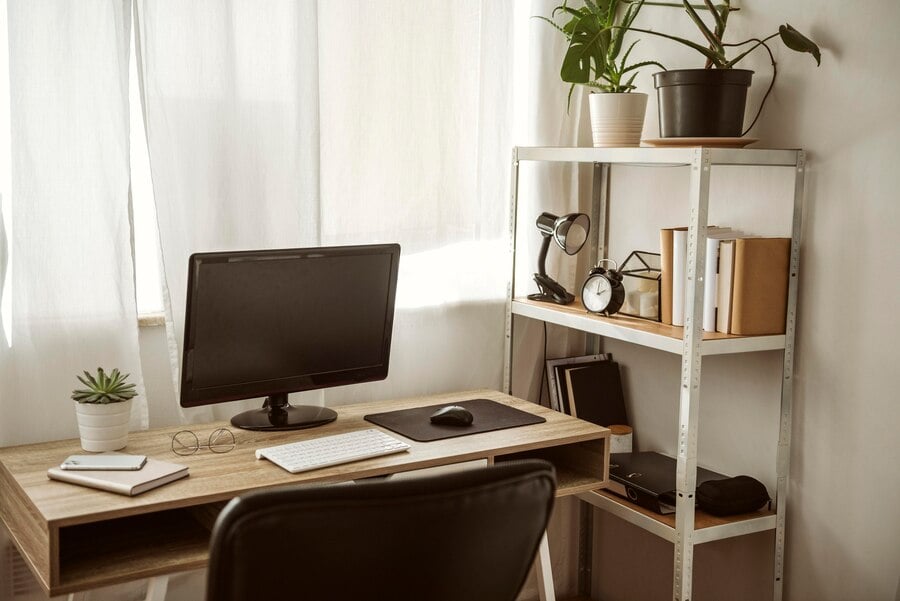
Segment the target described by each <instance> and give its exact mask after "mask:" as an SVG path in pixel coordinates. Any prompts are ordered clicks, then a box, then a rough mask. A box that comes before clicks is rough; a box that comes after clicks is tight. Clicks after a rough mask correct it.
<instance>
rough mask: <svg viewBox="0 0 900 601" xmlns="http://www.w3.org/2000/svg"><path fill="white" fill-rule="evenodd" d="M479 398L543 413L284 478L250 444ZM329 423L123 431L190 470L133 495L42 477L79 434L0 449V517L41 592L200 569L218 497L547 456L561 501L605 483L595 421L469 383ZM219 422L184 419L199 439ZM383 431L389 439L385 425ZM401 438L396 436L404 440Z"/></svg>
mask: <svg viewBox="0 0 900 601" xmlns="http://www.w3.org/2000/svg"><path fill="white" fill-rule="evenodd" d="M479 397H480V398H489V399H492V400H495V401H497V402H500V403H504V404H508V405H511V406H514V407H517V408H519V409H522V410H524V411H528V412H531V413H534V414H536V415H540V416H542V417H544V418H545V419H546V420H547V421H546V422H545V423H541V424H534V425H530V426H523V427H519V428H511V429H507V430H498V431H494V432H485V433H482V434H474V435H471V436H463V437H459V438H451V439H447V440H441V441H435V442H425V443H422V442H415V441H412V440H407V442H409V444H410V447H411V448H410V451H409V452H408V453H401V454H396V455H388V456H385V457H376V458H372V459H366V460H363V461H357V462H353V463H347V464H343V465H338V466H333V467H327V468H322V469H319V470H315V471H311V472H305V473H301V474H290V473H288V472H287V471H285V470H283V469H281V468H280V467H278V466H276V465H274V464H273V463H271V462H269V461H265V460H257V459H256V458H255V455H254V451H255V450H256V449H257V448H260V447H266V446H272V445H277V444H283V443H287V442H293V441H296V440H301V439H304V438H313V437H318V436H326V435H330V434H338V433H341V432H347V431H351V430H359V429H364V428H371V427H373V424H371V423H369V422H366V421H364V419H363V416H364V415H367V414H369V413H376V412H382V411H391V410H395V409H403V408H410V407H418V406H424V405H431V404H437V403H448V404H450V403H453V402H456V401H460V400H465V399H470V398H479ZM336 410H337V412H338V419H337V421H335V422H333V423H331V424H327V425H325V426H321V427H317V428H312V429H308V430H293V431H286V432H271V433H265V432H254V431H248V430H238V429H236V428H231V429H232V431H233V432H234V433H235V438H236V442H237V447H236V448H235V449H234V450H233V451H231V452H229V453H225V454H214V453H210V452H208V451H206V452H204V451H203V450H201V451H200V452H199V453H197V454H196V455H193V456H190V457H179V456H176V455H174V454H173V453H172V451H171V448H170V445H171V436H172V435H173V434H175V432H177V431H179V430H183V429H185V427H186V426H176V427H172V428H163V429H157V430H149V431H144V432H133V433H131V435H130V437H129V444H128V446H127V447H126V448H125V449H124V450H123V451H124V452H128V453H136V454H145V455H148V456H151V457H155V458H158V459H163V460H167V461H173V462H175V463H182V464H184V465H187V466H189V468H190V476H189V477H188V478H186V479H183V480H179V481H177V482H173V483H171V484H168V485H165V486H163V487H161V488H158V489H154V490H151V491H149V492H146V493H144V494H141V495H139V496H136V497H127V496H122V495H117V494H113V493H109V492H105V491H100V490H95V489H90V488H85V487H81V486H77V485H73V484H67V483H63V482H57V481H53V480H50V479H48V477H47V469H48V468H49V467H51V466H54V465H58V464H59V463H60V462H61V461H62V460H63V459H65V458H66V457H67V456H68V455H71V454H75V453H78V452H80V446H79V442H78V440H77V439H74V440H64V441H58V442H50V443H42V444H36V445H24V446H19V447H9V448H3V449H0V491H2V494H0V520H2V522H3V524H4V525H5V526H6V528H7V529H8V530H9V532H10V534H11V537H12V539H13V541H14V542H15V543H16V545H17V546H18V548H19V550H20V551H21V552H22V554H23V557H24V558H25V560H26V562H27V563H28V564H29V567H30V568H31V569H32V571H33V572H34V574H35V576H36V577H37V578H38V581H39V582H40V584H41V585H42V587H43V588H44V590H45V592H47V593H48V594H49V595H58V594H62V593H66V592H72V591H78V590H86V589H90V588H96V587H99V586H104V585H107V584H112V583H115V582H123V581H128V580H133V579H137V578H146V577H149V576H153V575H159V574H166V573H171V572H176V571H181V570H190V569H196V568H199V567H203V566H204V565H205V563H206V560H207V546H208V542H209V531H210V528H211V525H212V523H213V522H214V520H215V517H216V515H217V514H218V511H219V510H220V509H221V508H222V507H223V506H224V504H225V503H226V502H227V501H228V500H230V499H232V498H234V497H235V496H238V495H240V494H242V493H245V492H248V491H251V490H259V489H262V488H269V487H275V486H283V485H286V484H298V483H316V482H340V481H347V480H353V479H359V478H366V477H370V476H379V475H385V474H393V473H398V472H404V471H410V470H417V469H422V468H428V467H434V466H439V465H447V464H452V463H459V462H463V461H469V460H475V459H487V460H488V461H489V462H494V461H497V462H499V461H504V460H510V459H518V458H523V457H541V458H545V459H548V460H549V461H551V462H553V463H554V465H556V468H557V474H558V481H559V485H558V492H557V494H558V495H559V496H562V495H570V494H576V493H579V492H584V491H587V490H593V489H596V488H599V487H603V486H605V485H606V482H607V478H608V458H609V449H608V444H607V441H608V437H609V431H608V430H607V429H605V428H601V427H599V426H595V425H593V424H590V423H587V422H584V421H581V420H577V419H574V418H572V417H570V416H567V415H563V414H561V413H557V412H555V411H551V410H550V409H547V408H545V407H541V406H538V405H535V404H533V403H528V402H526V401H522V400H519V399H515V398H513V397H510V396H507V395H505V394H502V393H499V392H496V391H489V390H479V391H470V392H464V393H453V394H445V395H438V396H427V397H417V398H410V399H404V400H391V401H380V402H374V403H365V404H359V405H348V406H343V407H337V408H336ZM225 425H228V424H226V423H224V422H220V423H213V424H202V425H191V426H189V427H190V428H191V429H192V430H194V431H196V432H197V433H198V435H199V436H200V437H201V438H202V437H203V436H204V435H208V434H209V432H211V431H212V430H213V429H215V428H216V427H221V426H225ZM390 434H391V435H392V436H398V437H399V438H403V437H401V436H399V435H397V434H395V433H393V432H391V433H390ZM404 440H406V439H404Z"/></svg>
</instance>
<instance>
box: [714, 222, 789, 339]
mask: <svg viewBox="0 0 900 601" xmlns="http://www.w3.org/2000/svg"><path fill="white" fill-rule="evenodd" d="M790 255H791V239H790V238H744V239H741V238H738V239H737V240H735V243H734V285H733V287H732V296H733V298H732V300H731V329H730V331H729V333H731V334H738V335H741V336H761V335H765V334H784V321H785V316H786V315H787V293H788V264H789V263H790Z"/></svg>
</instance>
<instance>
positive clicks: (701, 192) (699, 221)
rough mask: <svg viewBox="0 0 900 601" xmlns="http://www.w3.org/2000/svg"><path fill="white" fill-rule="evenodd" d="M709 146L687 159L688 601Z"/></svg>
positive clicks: (684, 574)
mask: <svg viewBox="0 0 900 601" xmlns="http://www.w3.org/2000/svg"><path fill="white" fill-rule="evenodd" d="M710 165H711V162H710V151H709V149H708V148H697V149H696V151H695V154H694V158H693V160H692V161H691V188H690V203H691V214H690V223H689V225H688V240H687V261H686V264H687V286H686V287H685V290H686V293H687V296H686V298H685V304H684V336H683V349H682V355H681V381H680V390H679V408H678V464H677V466H678V467H677V474H676V480H675V487H676V497H675V560H674V564H675V565H674V577H673V586H672V596H673V598H674V599H675V601H690V598H691V585H692V576H693V567H694V509H695V494H694V493H695V490H694V489H695V488H696V484H697V428H698V425H699V414H700V362H701V353H700V343H701V342H702V340H703V329H702V325H703V288H704V283H703V278H704V274H705V266H706V225H707V213H708V208H709V175H710Z"/></svg>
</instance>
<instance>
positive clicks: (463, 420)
mask: <svg viewBox="0 0 900 601" xmlns="http://www.w3.org/2000/svg"><path fill="white" fill-rule="evenodd" d="M472 419H473V418H472V413H471V412H470V411H469V410H468V409H466V408H465V407H460V406H459V405H448V406H447V407H441V408H440V409H438V410H437V411H435V412H434V413H432V414H431V423H432V424H438V425H441V426H471V425H472Z"/></svg>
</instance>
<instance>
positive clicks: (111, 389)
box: [72, 367, 137, 405]
mask: <svg viewBox="0 0 900 601" xmlns="http://www.w3.org/2000/svg"><path fill="white" fill-rule="evenodd" d="M130 375H131V374H122V373H120V372H119V370H118V369H114V370H112V371H111V372H110V373H108V374H107V373H106V372H105V371H103V368H102V367H98V368H97V375H96V376H93V375H91V374H90V373H89V372H87V371H85V372H84V377H83V378H82V377H81V376H75V377H76V378H78V381H79V382H81V383H82V384H84V385H85V386H87V388H86V389H80V390H73V391H72V400H74V401H77V402H79V403H92V404H97V405H107V404H109V403H123V402H125V401H127V400H129V399H132V398H134V397H136V396H137V392H136V391H135V390H134V387H135V385H134V384H129V383H128V382H127V380H128V377H129V376H130Z"/></svg>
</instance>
